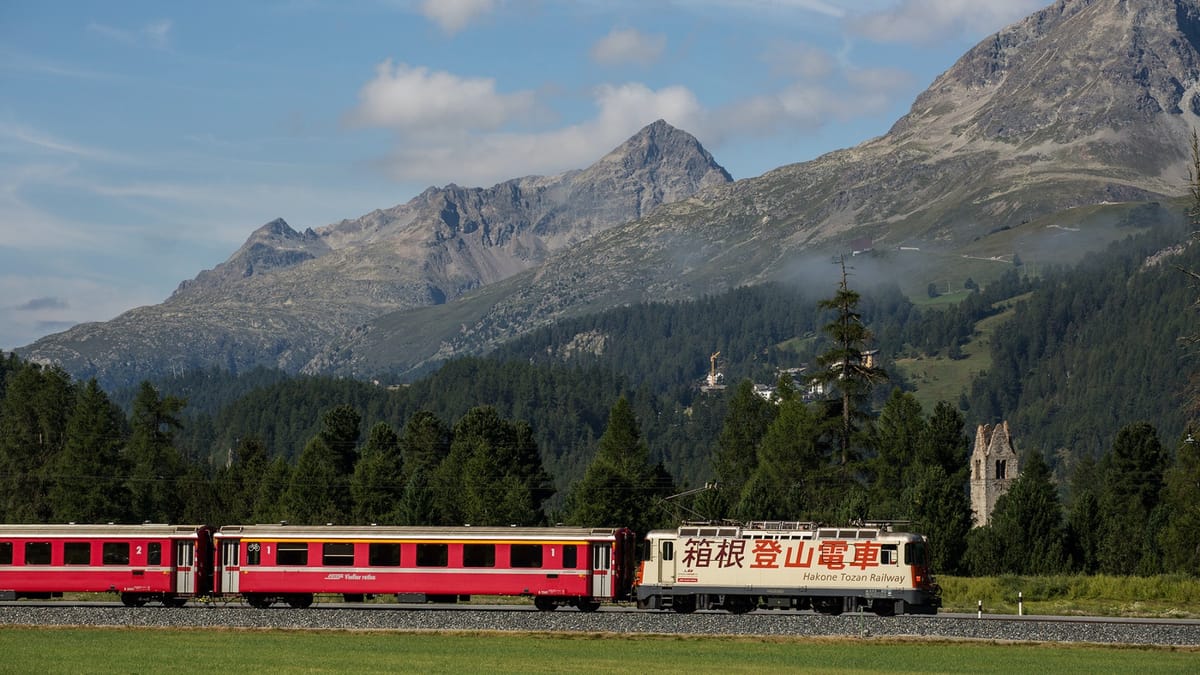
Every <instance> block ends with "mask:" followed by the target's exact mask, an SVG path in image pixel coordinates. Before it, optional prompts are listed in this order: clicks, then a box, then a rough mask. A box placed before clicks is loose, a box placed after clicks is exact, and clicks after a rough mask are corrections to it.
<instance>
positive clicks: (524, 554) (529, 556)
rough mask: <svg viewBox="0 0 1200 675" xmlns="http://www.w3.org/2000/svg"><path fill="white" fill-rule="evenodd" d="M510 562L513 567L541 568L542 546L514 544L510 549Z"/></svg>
mask: <svg viewBox="0 0 1200 675" xmlns="http://www.w3.org/2000/svg"><path fill="white" fill-rule="evenodd" d="M509 562H510V564H511V565H512V566H513V567H541V566H542V545H541V544H513V545H512V546H510V547H509Z"/></svg>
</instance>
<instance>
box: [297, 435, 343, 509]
mask: <svg viewBox="0 0 1200 675" xmlns="http://www.w3.org/2000/svg"><path fill="white" fill-rule="evenodd" d="M339 461H340V458H339V457H338V455H337V454H336V453H334V451H333V450H332V449H330V447H329V445H328V444H326V443H325V440H324V439H323V438H322V437H321V436H316V437H314V438H313V439H312V440H311V441H309V442H308V445H306V446H304V451H303V452H301V453H300V457H299V459H297V461H296V468H295V470H293V471H292V472H291V480H290V481H289V482H288V487H287V491H286V492H285V493H284V494H283V511H284V519H285V520H287V521H288V522H291V523H295V524H298V525H320V524H324V523H340V524H346V523H348V522H349V520H350V519H349V514H348V513H347V512H346V511H345V510H344V509H343V508H342V505H343V504H344V503H346V501H347V500H346V499H345V498H343V496H342V495H341V494H340V493H341V492H342V491H343V490H344V487H345V484H344V483H343V482H342V480H341V476H340V474H339V473H338V463H339Z"/></svg>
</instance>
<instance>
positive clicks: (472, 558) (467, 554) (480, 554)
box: [463, 544, 496, 567]
mask: <svg viewBox="0 0 1200 675" xmlns="http://www.w3.org/2000/svg"><path fill="white" fill-rule="evenodd" d="M495 566H496V545H495V544H463V567H495Z"/></svg>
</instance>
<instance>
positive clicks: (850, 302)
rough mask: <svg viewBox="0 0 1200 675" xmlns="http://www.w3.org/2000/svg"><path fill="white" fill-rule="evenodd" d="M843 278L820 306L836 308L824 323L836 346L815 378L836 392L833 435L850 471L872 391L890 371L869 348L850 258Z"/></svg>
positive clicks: (832, 404) (831, 416)
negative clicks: (852, 283) (849, 272)
mask: <svg viewBox="0 0 1200 675" xmlns="http://www.w3.org/2000/svg"><path fill="white" fill-rule="evenodd" d="M841 267H842V280H841V282H840V283H839V284H838V290H837V292H836V293H834V296H833V297H832V298H829V299H827V300H822V301H820V303H818V306H819V307H820V308H821V309H824V310H832V311H833V312H834V318H833V320H832V321H831V322H830V323H828V324H826V325H825V327H824V329H823V330H824V331H825V334H826V335H827V336H828V337H829V339H830V341H831V342H832V343H833V344H832V346H831V347H830V348H829V349H827V350H826V351H824V352H823V353H821V354H820V355H818V356H817V364H818V365H819V366H820V370H819V371H818V372H817V373H816V374H815V375H814V376H813V380H815V381H816V382H819V383H820V384H822V385H824V387H825V389H826V391H827V392H831V393H834V394H836V397H835V398H830V399H827V406H828V418H829V419H830V420H833V435H834V437H835V438H836V439H837V446H838V463H839V464H840V465H841V466H842V467H843V469H844V471H843V473H849V471H850V466H851V464H852V463H853V462H854V461H855V460H856V459H857V456H856V454H857V453H856V449H857V446H858V445H859V444H860V431H861V429H862V427H863V425H864V424H865V423H866V422H867V420H869V419H870V417H871V415H870V410H869V405H870V398H871V391H872V389H873V388H874V386H875V385H876V384H877V383H879V382H884V381H886V380H887V373H885V372H884V371H883V369H881V368H878V367H876V366H875V364H874V360H873V359H872V358H870V355H869V354H868V350H867V343H868V342H869V341H870V340H871V337H872V336H871V332H870V331H869V330H867V327H866V324H864V323H863V320H862V315H861V314H860V313H859V311H858V302H859V295H858V293H856V292H855V291H852V290H850V286H849V284H848V283H847V281H846V262H845V260H842V261H841Z"/></svg>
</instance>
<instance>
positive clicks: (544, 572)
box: [214, 525, 635, 611]
mask: <svg viewBox="0 0 1200 675" xmlns="http://www.w3.org/2000/svg"><path fill="white" fill-rule="evenodd" d="M214 546H215V548H216V551H215V553H216V556H217V557H216V564H215V574H214V583H215V587H214V591H215V592H216V594H218V595H241V596H243V597H244V598H245V599H246V601H247V602H248V603H249V604H250V605H252V606H255V607H268V606H270V605H272V604H273V603H276V602H282V603H287V604H288V605H290V606H292V607H307V606H309V605H310V604H312V602H313V596H314V595H315V594H319V593H325V594H338V595H342V596H344V597H345V598H346V599H348V600H358V599H362V598H364V597H366V596H372V595H382V594H394V595H395V596H396V597H397V598H398V599H399V600H401V601H414V602H425V601H449V602H452V601H455V600H458V599H462V598H466V597H469V596H472V595H486V596H499V595H514V596H530V597H532V598H533V600H534V604H535V605H536V606H537V608H538V609H540V610H543V611H549V610H553V609H555V608H556V607H558V606H560V605H572V606H575V607H578V608H579V609H581V610H583V611H593V610H595V609H597V608H598V607H599V606H600V603H601V602H604V601H617V600H625V599H628V598H629V597H630V595H629V594H630V589H631V587H632V584H633V574H634V571H635V568H634V564H635V563H634V560H635V558H634V534H633V532H632V531H630V530H628V529H624V528H620V529H613V528H605V529H585V528H567V527H383V526H365V527H347V526H317V527H309V526H299V525H237V526H228V527H223V528H221V530H220V531H219V532H217V533H216V535H215V536H214Z"/></svg>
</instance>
